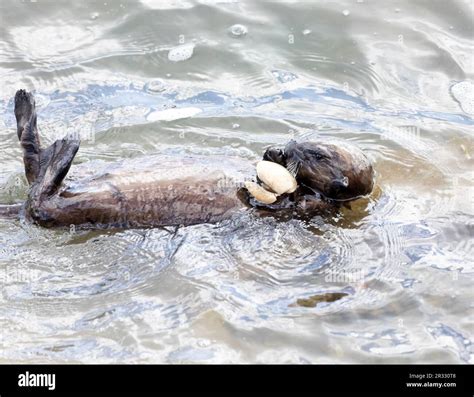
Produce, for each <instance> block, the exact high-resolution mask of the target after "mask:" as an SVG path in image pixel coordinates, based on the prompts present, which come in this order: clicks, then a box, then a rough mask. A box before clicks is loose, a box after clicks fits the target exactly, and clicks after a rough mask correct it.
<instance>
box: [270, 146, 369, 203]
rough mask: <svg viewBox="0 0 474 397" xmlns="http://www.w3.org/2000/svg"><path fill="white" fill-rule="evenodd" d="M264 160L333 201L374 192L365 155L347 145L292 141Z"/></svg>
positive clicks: (273, 149) (271, 152) (271, 150)
mask: <svg viewBox="0 0 474 397" xmlns="http://www.w3.org/2000/svg"><path fill="white" fill-rule="evenodd" d="M263 159H264V160H267V161H273V162H275V163H278V164H281V165H282V166H284V167H286V168H287V169H288V170H289V171H290V172H291V173H292V174H293V175H295V177H296V180H297V182H298V184H302V185H304V186H306V187H309V188H310V189H312V190H314V191H315V192H318V193H321V194H322V195H324V196H325V197H327V198H330V199H333V200H351V199H355V198H357V197H359V196H364V195H366V194H369V193H370V192H371V191H372V188H373V184H374V171H373V168H372V165H371V163H370V161H369V160H368V158H367V157H366V156H365V154H364V153H363V152H362V151H361V150H360V149H359V148H357V147H356V146H353V145H350V144H348V143H346V142H327V143H326V142H300V143H297V142H295V141H290V142H289V143H288V144H287V145H286V146H285V148H284V149H283V150H282V149H278V148H270V149H268V150H267V151H266V152H265V154H264V155H263Z"/></svg>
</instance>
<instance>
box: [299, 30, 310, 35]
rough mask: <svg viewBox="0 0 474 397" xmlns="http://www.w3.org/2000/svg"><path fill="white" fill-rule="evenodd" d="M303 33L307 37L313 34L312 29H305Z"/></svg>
mask: <svg viewBox="0 0 474 397" xmlns="http://www.w3.org/2000/svg"><path fill="white" fill-rule="evenodd" d="M301 33H303V34H304V35H305V36H306V35H308V34H310V33H311V29H305V30H303V31H302V32H301Z"/></svg>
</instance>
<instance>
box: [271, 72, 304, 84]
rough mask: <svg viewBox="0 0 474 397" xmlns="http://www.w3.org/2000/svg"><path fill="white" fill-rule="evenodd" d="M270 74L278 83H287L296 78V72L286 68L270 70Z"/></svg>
mask: <svg viewBox="0 0 474 397" xmlns="http://www.w3.org/2000/svg"><path fill="white" fill-rule="evenodd" d="M272 75H273V77H274V78H275V79H276V80H277V81H278V82H280V83H288V82H290V81H293V80H296V79H297V78H298V76H297V75H296V74H294V73H291V72H287V71H286V70H272Z"/></svg>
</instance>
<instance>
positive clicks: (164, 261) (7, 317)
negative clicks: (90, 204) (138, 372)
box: [0, 0, 474, 363]
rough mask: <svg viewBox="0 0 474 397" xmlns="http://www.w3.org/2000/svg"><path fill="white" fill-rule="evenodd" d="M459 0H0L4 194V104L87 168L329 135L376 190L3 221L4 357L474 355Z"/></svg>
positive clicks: (464, 12)
mask: <svg viewBox="0 0 474 397" xmlns="http://www.w3.org/2000/svg"><path fill="white" fill-rule="evenodd" d="M472 11H473V10H472V5H471V4H470V2H468V1H462V0H459V1H457V2H449V4H448V3H447V2H441V1H434V2H419V3H413V2H408V1H394V2H393V3H390V2H389V3H387V4H386V5H384V7H380V6H377V5H375V4H374V3H373V2H365V1H342V2H341V1H338V2H329V3H324V4H313V3H312V2H284V1H278V2H276V1H275V2H270V1H266V2H250V1H249V2H245V1H235V2H227V1H225V2H219V1H207V0H206V1H198V2H194V1H184V0H183V1H179V0H169V1H158V0H156V1H154V0H142V1H141V2H131V1H124V2H121V3H120V2H113V3H112V2H102V1H90V2H87V5H86V4H84V5H81V4H80V3H79V4H76V3H74V4H73V3H67V4H66V3H64V4H61V3H58V2H52V1H44V2H42V1H40V2H17V1H2V3H1V4H0V16H1V19H2V23H1V24H0V75H1V85H2V92H1V94H0V114H1V115H2V117H1V119H0V135H1V137H2V139H0V165H1V166H0V202H1V203H14V202H21V201H22V200H24V198H25V196H26V192H27V186H26V181H25V179H24V176H23V164H22V159H21V155H20V154H21V153H20V147H19V145H18V143H17V138H16V133H15V121H14V116H13V102H12V97H13V95H14V93H15V91H16V90H17V89H19V88H27V89H30V90H34V91H35V93H36V98H37V104H38V108H39V128H40V133H41V136H42V140H43V144H44V145H46V144H49V143H51V142H52V141H54V140H55V139H57V138H59V137H62V136H63V135H65V134H66V133H76V134H80V135H81V136H82V138H83V145H82V147H81V150H80V152H79V154H78V157H77V161H76V164H77V163H86V162H90V161H93V163H92V169H95V170H99V169H101V168H105V167H107V163H108V162H110V161H113V160H117V159H124V158H131V157H137V156H142V155H147V154H152V153H167V154H173V153H176V154H182V153H198V154H206V155H216V154H219V155H222V154H224V155H233V156H240V157H242V158H245V159H248V160H249V161H255V160H257V159H259V158H260V157H261V155H262V153H263V151H264V149H265V148H266V147H267V146H269V145H274V144H283V143H285V142H287V141H288V140H289V139H290V138H296V139H314V138H316V137H318V138H324V137H334V136H336V137H339V138H343V139H347V140H350V141H353V142H355V143H357V144H358V145H359V146H361V147H362V148H363V149H364V150H365V151H366V152H367V153H368V154H369V156H371V158H372V159H373V160H374V164H375V169H376V172H377V181H376V187H375V189H374V192H373V194H372V195H371V196H370V197H368V198H365V199H361V200H358V201H357V202H354V203H352V204H351V208H344V209H343V210H342V211H341V213H340V214H339V215H338V216H336V217H334V218H332V219H323V218H321V217H314V218H312V219H309V220H298V219H290V220H277V219H274V218H271V217H259V216H256V214H254V213H252V212H251V211H250V212H248V213H247V214H245V215H243V216H236V217H234V218H233V219H230V220H228V221H226V222H222V223H221V224H216V225H196V226H190V227H181V228H162V229H152V230H107V231H75V230H45V229H40V228H37V227H34V226H32V225H30V224H28V223H25V222H23V221H21V222H19V221H13V220H0V275H1V282H2V294H1V296H0V314H1V315H0V323H1V324H0V327H1V329H2V338H1V349H0V362H173V363H176V362H205V363H209V362H295V363H307V362H318V363H322V362H325V363H326V362H329V363H369V362H399V363H406V362H427V363H439V362H449V363H451V362H452V363H468V362H470V363H473V362H474V361H473V360H474V346H473V342H472V334H473V332H472V329H473V320H472V319H473V318H474V317H473V315H472V314H473V313H472V311H473V309H472V303H471V302H472V300H473V292H472V291H473V289H472V282H473V274H474V266H473V262H472V256H473V240H472V235H473V230H474V218H473V214H474V205H473V204H474V201H473V197H474V195H473V151H474V139H473V136H472V133H473V125H474V119H473V111H472V103H473V90H472V87H473V72H474V70H473V69H472V46H473V42H472V38H473V31H472V20H471V19H470V15H471V16H472Z"/></svg>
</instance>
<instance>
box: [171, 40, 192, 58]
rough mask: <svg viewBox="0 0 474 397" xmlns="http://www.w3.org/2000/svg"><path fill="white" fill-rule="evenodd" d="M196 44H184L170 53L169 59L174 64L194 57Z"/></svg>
mask: <svg viewBox="0 0 474 397" xmlns="http://www.w3.org/2000/svg"><path fill="white" fill-rule="evenodd" d="M193 53H194V44H183V45H180V46H177V47H174V48H172V49H171V50H170V51H169V52H168V59H169V60H170V61H172V62H181V61H186V60H188V59H189V58H191V57H192V56H193Z"/></svg>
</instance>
